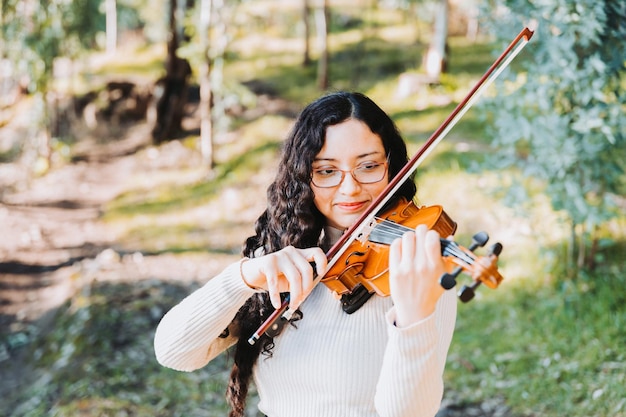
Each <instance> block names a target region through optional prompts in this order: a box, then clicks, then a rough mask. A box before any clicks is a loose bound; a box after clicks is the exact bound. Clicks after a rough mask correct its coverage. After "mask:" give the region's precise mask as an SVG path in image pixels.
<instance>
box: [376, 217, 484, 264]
mask: <svg viewBox="0 0 626 417" xmlns="http://www.w3.org/2000/svg"><path fill="white" fill-rule="evenodd" d="M376 220H379V222H378V223H377V224H376V225H375V226H374V229H376V231H377V232H378V233H381V234H382V235H385V236H387V237H390V238H399V237H402V235H403V234H404V233H405V232H408V231H411V230H413V229H412V228H410V227H407V226H403V225H401V224H398V223H396V222H393V221H391V220H386V219H381V218H376ZM440 241H441V244H442V248H443V256H454V257H456V258H458V259H461V260H463V261H465V262H466V263H468V264H470V265H471V264H472V263H474V259H473V258H471V257H470V256H469V255H468V254H467V253H466V252H464V251H462V250H461V249H460V248H459V247H458V246H457V245H456V244H455V243H454V242H452V241H450V240H447V239H443V238H442V239H440Z"/></svg>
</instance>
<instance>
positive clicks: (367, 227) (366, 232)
mask: <svg viewBox="0 0 626 417" xmlns="http://www.w3.org/2000/svg"><path fill="white" fill-rule="evenodd" d="M377 224H378V222H377V221H376V219H372V220H370V221H369V223H367V224H364V225H363V227H361V230H360V231H359V234H358V235H357V237H356V240H358V241H359V242H361V244H362V245H366V244H367V241H368V240H369V236H370V233H372V230H374V228H375V227H376V225H377Z"/></svg>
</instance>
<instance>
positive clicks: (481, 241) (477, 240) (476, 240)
mask: <svg viewBox="0 0 626 417" xmlns="http://www.w3.org/2000/svg"><path fill="white" fill-rule="evenodd" d="M488 240H489V235H488V234H487V233H486V232H478V233H476V234H475V235H474V236H472V245H471V246H470V247H469V250H471V251H472V252H473V251H474V249H476V248H478V247H481V248H482V247H483V246H485V244H486V243H487V241H488Z"/></svg>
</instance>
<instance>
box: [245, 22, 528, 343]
mask: <svg viewBox="0 0 626 417" xmlns="http://www.w3.org/2000/svg"><path fill="white" fill-rule="evenodd" d="M535 26H536V24H534V23H533V24H530V25H528V26H527V27H525V28H524V29H523V30H522V31H521V32H520V33H519V34H518V35H517V36H516V37H515V39H513V41H512V42H511V43H510V44H509V45H508V46H507V48H506V49H505V50H504V52H502V54H500V56H499V57H498V58H497V59H496V60H495V61H494V62H493V64H491V66H490V67H489V69H488V70H487V71H486V72H485V73H484V74H483V76H482V77H481V78H480V80H478V82H477V83H476V84H475V85H474V87H473V88H472V89H471V90H470V92H469V93H468V94H467V96H466V97H465V98H464V99H463V100H462V101H461V102H460V103H459V104H458V105H457V106H456V108H455V109H454V110H453V111H452V113H450V115H449V116H448V117H447V118H446V120H444V122H443V123H442V124H441V125H440V126H439V127H438V128H437V130H435V131H434V132H433V134H432V135H431V136H430V138H428V140H427V141H426V143H424V145H422V147H421V148H420V149H419V150H418V151H417V153H416V154H415V155H414V156H413V158H411V160H409V161H408V162H407V163H406V165H405V166H404V167H403V168H402V169H401V170H400V172H398V174H396V175H395V176H394V177H393V178H392V179H391V180H390V181H389V184H387V186H386V187H385V188H384V189H383V191H382V192H381V193H380V194H379V195H378V197H377V198H376V199H375V200H374V201H373V202H372V204H370V206H369V207H368V208H367V209H366V210H365V211H364V212H363V214H362V215H361V216H360V217H359V219H358V220H357V221H356V222H355V223H354V225H352V226H351V227H350V228H349V229H348V230H346V231H345V232H344V234H343V235H342V236H341V238H340V239H339V240H338V241H337V242H336V243H335V244H334V245H333V247H331V248H330V250H329V251H328V252H327V253H326V258H327V259H329V261H328V267H327V270H330V268H331V267H332V266H333V265H334V264H335V263H336V262H337V261H338V260H339V258H340V255H341V254H343V253H344V252H345V251H346V250H347V249H348V247H349V246H350V245H351V244H352V243H353V242H354V241H355V240H357V239H359V240H365V239H367V234H368V229H371V224H372V222H374V221H375V216H376V214H377V213H378V212H379V211H380V210H381V209H382V208H383V207H384V206H385V204H387V202H388V201H389V200H390V199H391V197H392V196H393V195H394V193H395V192H396V191H398V190H399V189H400V187H401V186H402V184H404V182H405V181H406V180H407V179H409V177H410V176H411V175H412V174H413V173H414V172H415V170H416V169H417V167H418V166H420V164H421V163H422V161H423V160H424V159H425V158H426V157H427V156H428V155H429V154H430V152H432V150H433V149H434V148H435V146H437V145H438V144H439V142H441V141H442V140H443V138H444V137H445V136H446V135H447V134H448V132H450V130H451V129H452V128H453V127H454V126H455V125H456V124H457V122H458V121H459V120H460V119H461V117H463V115H464V114H465V113H466V112H467V111H468V110H469V109H470V108H471V107H472V106H473V105H474V103H475V102H476V100H478V99H479V98H480V96H481V95H482V93H483V92H484V91H485V89H487V87H489V86H490V85H491V84H492V83H493V81H494V80H495V79H496V78H497V77H498V76H499V75H500V74H501V73H502V71H504V70H505V69H506V67H508V65H509V64H510V63H511V61H513V59H514V58H515V57H516V56H517V55H518V54H519V53H520V52H521V50H522V49H523V48H524V47H525V46H526V44H527V43H528V42H529V41H530V38H531V37H532V36H533V34H534V33H535ZM322 278H323V276H316V277H315V279H314V281H313V286H315V285H317V284H318V283H319V282H320V281H321V280H322ZM288 307H289V295H287V297H286V298H285V299H284V300H283V302H282V304H281V306H280V308H278V309H277V310H275V311H274V312H273V313H272V314H271V315H270V316H269V317H268V318H267V320H265V322H264V323H263V324H262V325H261V327H259V329H257V331H256V332H255V333H254V334H253V335H252V336H251V337H250V338H249V339H248V343H250V344H251V345H254V344H255V343H256V341H257V340H259V338H260V337H261V335H262V334H263V333H265V332H266V331H268V330H269V329H271V328H272V327H273V326H274V325H275V322H276V320H278V319H279V318H280V317H281V316H282V317H283V318H284V319H285V320H289V319H290V318H291V317H292V316H293V314H294V312H295V309H288Z"/></svg>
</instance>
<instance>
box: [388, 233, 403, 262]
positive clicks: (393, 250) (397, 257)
mask: <svg viewBox="0 0 626 417" xmlns="http://www.w3.org/2000/svg"><path fill="white" fill-rule="evenodd" d="M401 260H402V238H397V239H394V241H393V242H391V245H390V246H389V269H390V270H391V269H394V268H395V267H396V265H398V264H399V263H400V261H401Z"/></svg>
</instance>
